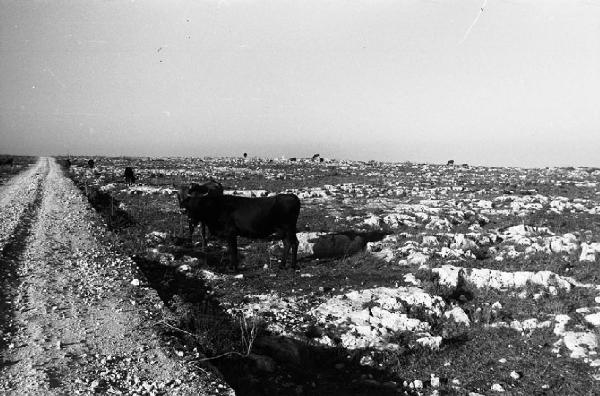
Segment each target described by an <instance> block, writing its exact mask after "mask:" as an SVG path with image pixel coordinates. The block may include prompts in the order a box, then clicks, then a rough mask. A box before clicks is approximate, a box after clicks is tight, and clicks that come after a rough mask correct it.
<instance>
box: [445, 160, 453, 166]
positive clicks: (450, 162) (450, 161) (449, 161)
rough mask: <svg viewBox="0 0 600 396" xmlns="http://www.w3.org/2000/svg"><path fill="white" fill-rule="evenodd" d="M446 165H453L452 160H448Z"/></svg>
mask: <svg viewBox="0 0 600 396" xmlns="http://www.w3.org/2000/svg"><path fill="white" fill-rule="evenodd" d="M446 165H454V160H448V163H447V164H446Z"/></svg>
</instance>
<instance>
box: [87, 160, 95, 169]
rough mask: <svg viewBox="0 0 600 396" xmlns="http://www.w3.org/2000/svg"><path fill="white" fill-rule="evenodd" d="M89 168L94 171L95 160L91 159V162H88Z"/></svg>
mask: <svg viewBox="0 0 600 396" xmlns="http://www.w3.org/2000/svg"><path fill="white" fill-rule="evenodd" d="M88 166H89V167H90V168H91V169H94V160H93V159H90V160H88Z"/></svg>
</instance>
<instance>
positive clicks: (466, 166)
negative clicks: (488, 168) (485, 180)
mask: <svg viewBox="0 0 600 396" xmlns="http://www.w3.org/2000/svg"><path fill="white" fill-rule="evenodd" d="M461 166H462V167H463V168H468V167H469V164H462V165H461Z"/></svg>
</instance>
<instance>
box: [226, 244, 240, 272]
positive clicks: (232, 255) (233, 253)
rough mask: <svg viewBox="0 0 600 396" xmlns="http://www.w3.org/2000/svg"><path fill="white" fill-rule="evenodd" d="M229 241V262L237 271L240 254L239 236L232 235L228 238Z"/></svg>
mask: <svg viewBox="0 0 600 396" xmlns="http://www.w3.org/2000/svg"><path fill="white" fill-rule="evenodd" d="M228 242H229V262H230V265H231V266H232V267H233V269H234V270H235V271H237V270H238V254H237V237H236V236H232V237H229V239H228Z"/></svg>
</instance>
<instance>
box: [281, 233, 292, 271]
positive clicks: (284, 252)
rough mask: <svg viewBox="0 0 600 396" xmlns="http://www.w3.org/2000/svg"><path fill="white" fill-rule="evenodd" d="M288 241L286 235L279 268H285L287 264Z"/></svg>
mask: <svg viewBox="0 0 600 396" xmlns="http://www.w3.org/2000/svg"><path fill="white" fill-rule="evenodd" d="M290 246H291V245H290V240H289V237H288V236H287V235H286V236H285V237H284V238H283V256H282V257H281V264H280V265H279V267H280V268H285V266H286V263H287V256H288V253H289V252H290Z"/></svg>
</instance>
